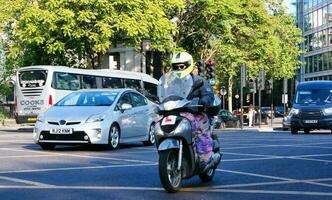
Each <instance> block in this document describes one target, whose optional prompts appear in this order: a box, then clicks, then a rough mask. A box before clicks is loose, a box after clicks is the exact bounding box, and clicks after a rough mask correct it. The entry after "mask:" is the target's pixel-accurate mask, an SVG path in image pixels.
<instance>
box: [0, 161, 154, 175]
mask: <svg viewBox="0 0 332 200" xmlns="http://www.w3.org/2000/svg"><path fill="white" fill-rule="evenodd" d="M157 164H158V163H153V164H131V165H100V166H89V167H63V168H61V167H59V168H48V169H25V170H11V171H0V174H10V173H30V172H50V171H69V170H83V169H105V168H120V167H144V166H154V165H157Z"/></svg>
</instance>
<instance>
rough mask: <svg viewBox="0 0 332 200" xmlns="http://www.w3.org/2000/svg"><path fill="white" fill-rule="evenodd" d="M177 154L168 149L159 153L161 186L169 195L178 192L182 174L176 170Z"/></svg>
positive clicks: (175, 151) (173, 150)
mask: <svg viewBox="0 0 332 200" xmlns="http://www.w3.org/2000/svg"><path fill="white" fill-rule="evenodd" d="M178 158H179V152H178V151H177V150H176V149H169V150H165V151H161V152H160V153H159V177H160V182H161V184H162V186H163V187H164V188H165V190H166V191H167V192H169V193H175V192H177V191H179V189H180V186H181V181H182V172H181V170H178Z"/></svg>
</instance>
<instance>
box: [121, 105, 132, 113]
mask: <svg viewBox="0 0 332 200" xmlns="http://www.w3.org/2000/svg"><path fill="white" fill-rule="evenodd" d="M132 108H133V106H132V105H131V104H128V103H124V104H122V105H121V112H124V111H125V110H129V109H132Z"/></svg>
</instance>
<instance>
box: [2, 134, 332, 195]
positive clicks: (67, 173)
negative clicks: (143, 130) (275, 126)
mask: <svg viewBox="0 0 332 200" xmlns="http://www.w3.org/2000/svg"><path fill="white" fill-rule="evenodd" d="M29 131H30V130H15V129H4V128H2V129H1V128H0V199H4V200H8V199H26V200H29V199H33V200H36V199H47V200H52V199H57V200H58V199H80V200H84V199H126V200H127V199H158V200H163V199H171V198H172V199H200V200H201V199H209V200H210V199H211V200H212V199H218V200H220V199H222V200H229V199H232V200H241V199H243V200H250V199H255V200H256V199H269V200H276V199H301V200H304V199H308V200H316V199H322V200H327V199H332V134H329V133H328V132H326V133H324V132H316V133H312V134H303V133H301V134H299V135H291V134H290V132H289V131H284V132H283V131H280V132H257V131H255V130H252V131H239V130H233V131H225V130H223V131H219V137H220V138H221V141H222V145H221V146H222V150H223V152H224V156H223V160H222V162H221V165H219V168H218V170H217V173H216V175H215V177H214V180H213V181H212V182H210V183H202V182H201V181H200V179H199V178H198V177H193V178H191V179H188V180H185V181H184V182H183V183H182V186H183V188H182V189H181V191H180V192H178V193H176V194H168V193H166V192H165V191H164V190H163V188H162V187H161V184H160V181H159V176H158V166H157V160H158V154H157V152H156V149H155V147H154V146H143V145H142V144H140V143H137V144H126V145H122V146H121V148H120V149H117V150H108V149H105V148H95V147H86V146H75V147H68V146H59V147H57V148H56V149H55V150H53V151H43V150H41V149H40V147H39V146H38V145H35V144H33V143H32V133H31V132H29Z"/></svg>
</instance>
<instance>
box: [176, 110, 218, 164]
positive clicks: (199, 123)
mask: <svg viewBox="0 0 332 200" xmlns="http://www.w3.org/2000/svg"><path fill="white" fill-rule="evenodd" d="M180 115H181V116H182V117H185V118H187V119H189V120H190V121H191V125H192V134H193V137H192V138H193V147H194V151H195V156H196V160H198V161H199V163H201V164H204V165H207V164H208V163H209V162H210V161H211V156H212V153H213V152H212V148H213V147H212V144H213V142H212V138H211V131H210V122H209V118H208V116H207V115H206V114H192V113H180Z"/></svg>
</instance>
